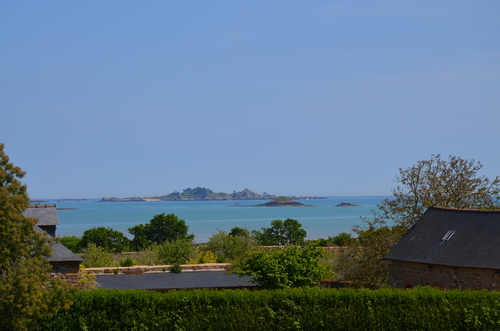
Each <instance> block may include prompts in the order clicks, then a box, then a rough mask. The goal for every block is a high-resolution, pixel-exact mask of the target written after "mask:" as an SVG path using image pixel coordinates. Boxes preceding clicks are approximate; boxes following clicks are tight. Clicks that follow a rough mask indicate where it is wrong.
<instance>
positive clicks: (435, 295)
mask: <svg viewBox="0 0 500 331" xmlns="http://www.w3.org/2000/svg"><path fill="white" fill-rule="evenodd" d="M72 300H73V301H74V304H73V306H72V307H71V308H70V309H69V310H67V311H61V312H59V313H58V314H57V315H56V316H54V317H53V318H51V319H47V320H44V321H42V323H41V324H40V325H39V326H38V327H39V329H41V330H57V331H61V330H72V331H75V330H120V331H121V330H204V331H205V330H217V331H219V330H238V331H243V330H252V331H253V330H397V331H400V330H500V292H487V291H439V290H436V289H431V288H420V289H409V290H394V289H384V290H376V291H371V290H354V289H315V288H303V289H292V290H276V291H247V290H226V291H213V290H195V291H172V292H167V293H157V292H148V291H134V290H92V291H80V292H78V293H76V294H74V295H73V297H72Z"/></svg>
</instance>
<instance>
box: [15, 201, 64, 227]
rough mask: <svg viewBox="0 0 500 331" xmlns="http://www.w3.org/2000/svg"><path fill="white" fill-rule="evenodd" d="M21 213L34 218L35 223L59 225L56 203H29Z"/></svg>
mask: <svg viewBox="0 0 500 331" xmlns="http://www.w3.org/2000/svg"><path fill="white" fill-rule="evenodd" d="M35 206H36V207H35ZM23 215H24V216H26V217H30V218H36V219H37V225H41V226H47V225H59V218H58V217H57V210H56V205H30V206H29V207H28V208H27V209H26V210H25V211H24V212H23Z"/></svg>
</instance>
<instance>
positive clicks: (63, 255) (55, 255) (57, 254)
mask: <svg viewBox="0 0 500 331" xmlns="http://www.w3.org/2000/svg"><path fill="white" fill-rule="evenodd" d="M34 228H35V230H36V231H38V232H42V233H44V232H45V231H43V230H42V229H40V228H39V227H38V226H37V225H35V226H34ZM50 247H51V248H52V256H51V257H49V258H48V259H47V260H49V262H63V261H68V262H73V261H75V262H83V259H82V258H81V257H79V256H78V255H76V254H75V253H73V252H72V251H70V250H69V249H68V248H66V246H64V245H63V244H61V243H58V242H57V241H54V242H52V243H51V244H50Z"/></svg>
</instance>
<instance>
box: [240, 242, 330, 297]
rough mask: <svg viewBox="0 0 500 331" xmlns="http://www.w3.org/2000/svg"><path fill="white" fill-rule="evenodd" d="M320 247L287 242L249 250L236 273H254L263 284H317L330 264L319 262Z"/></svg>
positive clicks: (288, 285) (301, 285) (289, 285)
mask: <svg viewBox="0 0 500 331" xmlns="http://www.w3.org/2000/svg"><path fill="white" fill-rule="evenodd" d="M321 255H322V250H321V248H318V247H313V246H308V247H303V248H300V247H298V246H287V247H284V248H281V249H279V248H278V249H270V250H261V251H255V252H251V253H250V254H249V256H248V257H247V258H246V259H245V260H244V261H243V262H242V264H241V271H239V272H238V275H240V276H243V275H248V276H254V277H255V278H254V279H253V280H252V281H253V282H255V283H257V284H258V285H259V286H262V287H263V288H270V289H274V288H292V287H304V286H306V287H308V286H309V287H310V286H316V285H318V282H319V281H323V280H325V279H328V278H329V277H331V276H332V272H331V268H330V267H329V266H326V265H321V264H320V263H319V257H320V256H321Z"/></svg>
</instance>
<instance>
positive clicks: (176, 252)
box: [158, 238, 196, 264]
mask: <svg viewBox="0 0 500 331" xmlns="http://www.w3.org/2000/svg"><path fill="white" fill-rule="evenodd" d="M195 256H196V248H195V247H194V245H193V242H192V239H190V238H177V239H174V240H167V241H165V242H163V244H161V245H159V246H158V260H159V262H160V263H161V264H184V263H186V261H188V260H190V259H192V258H194V257H195Z"/></svg>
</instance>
